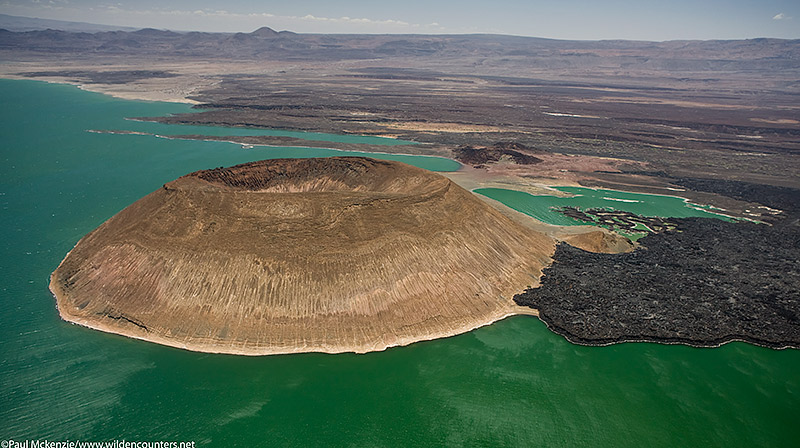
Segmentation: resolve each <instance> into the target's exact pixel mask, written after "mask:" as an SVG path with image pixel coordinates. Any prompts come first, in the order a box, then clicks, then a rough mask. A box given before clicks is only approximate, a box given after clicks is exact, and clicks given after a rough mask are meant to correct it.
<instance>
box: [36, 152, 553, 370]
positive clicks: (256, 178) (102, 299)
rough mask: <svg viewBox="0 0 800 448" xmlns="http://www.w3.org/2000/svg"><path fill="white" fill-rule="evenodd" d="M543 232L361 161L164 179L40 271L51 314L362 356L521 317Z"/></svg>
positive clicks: (143, 331)
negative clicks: (51, 298) (54, 310)
mask: <svg viewBox="0 0 800 448" xmlns="http://www.w3.org/2000/svg"><path fill="white" fill-rule="evenodd" d="M554 250H555V245H554V242H553V241H552V240H551V239H550V238H549V237H546V236H544V235H541V234H538V233H536V232H533V231H531V230H529V229H526V228H524V227H522V226H521V225H519V224H517V223H515V222H513V221H511V220H510V219H508V218H506V217H505V216H503V215H502V214H500V213H499V212H497V211H495V210H494V209H493V208H491V207H490V206H489V205H486V204H485V203H484V202H482V201H481V200H480V199H478V198H476V197H474V195H473V194H472V193H470V192H468V191H466V190H464V189H462V188H461V187H459V186H457V185H456V184H454V183H453V182H451V181H450V180H449V179H447V178H445V177H443V176H441V175H438V174H434V173H431V172H428V171H425V170H422V169H419V168H415V167H411V166H408V165H405V164H402V163H398V162H387V161H379V160H373V159H367V158H360V157H336V158H325V159H275V160H265V161H260V162H253V163H248V164H244V165H237V166H234V167H230V168H218V169H213V170H207V171H198V172H195V173H191V174H188V175H186V176H183V177H181V178H178V179H177V180H175V181H172V182H169V183H167V184H165V185H164V187H163V188H161V189H159V190H157V191H155V192H153V193H151V194H149V195H147V196H145V197H144V198H142V199H140V200H139V201H137V202H135V203H134V204H132V205H131V206H129V207H128V208H126V209H125V210H123V211H121V212H120V213H118V214H117V215H115V216H114V217H112V218H111V219H109V220H108V221H106V222H105V223H103V224H102V225H101V226H100V227H98V228H97V229H95V230H94V231H92V232H91V233H89V234H88V235H86V236H85V237H84V238H83V239H81V240H80V241H79V242H78V244H77V245H76V246H75V248H74V249H73V250H72V251H71V252H70V253H69V254H68V255H67V257H66V258H65V259H64V260H63V261H62V263H61V264H60V265H59V267H58V268H57V269H56V270H55V272H53V274H52V276H51V281H50V288H51V290H52V292H53V294H54V295H55V297H56V301H57V304H58V309H59V312H60V314H61V316H62V318H63V319H65V320H67V321H70V322H74V323H77V324H81V325H85V326H87V327H91V328H95V329H99V330H102V331H107V332H111V333H117V334H121V335H125V336H129V337H134V338H139V339H144V340H148V341H152V342H156V343H160V344H164V345H169V346H174V347H180V348H185V349H189V350H195V351H204V352H216V353H235V354H247V355H262V354H277V353H293V352H311V351H319V352H329V353H336V352H345V351H354V352H367V351H374V350H382V349H385V348H387V347H390V346H395V345H405V344H410V343H413V342H415V341H420V340H427V339H433V338H439V337H445V336H451V335H455V334H459V333H463V332H466V331H469V330H470V329H472V328H475V327H478V326H481V325H486V324H488V323H491V322H493V321H496V320H498V319H502V318H503V317H505V316H508V315H511V314H519V313H523V314H531V313H535V311H533V310H530V309H526V308H525V307H519V306H516V305H515V304H514V302H513V301H512V297H513V296H514V294H515V293H517V292H519V291H521V290H523V289H524V288H525V287H526V286H534V285H538V279H539V277H540V276H541V270H542V267H543V266H544V265H546V264H548V263H549V261H550V258H551V256H552V254H553V252H554Z"/></svg>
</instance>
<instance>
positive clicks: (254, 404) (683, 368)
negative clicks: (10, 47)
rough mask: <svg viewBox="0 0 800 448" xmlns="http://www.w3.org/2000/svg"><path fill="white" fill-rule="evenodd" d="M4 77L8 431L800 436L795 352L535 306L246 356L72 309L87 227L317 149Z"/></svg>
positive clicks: (0, 396) (376, 441) (84, 435)
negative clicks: (624, 336)
mask: <svg viewBox="0 0 800 448" xmlns="http://www.w3.org/2000/svg"><path fill="white" fill-rule="evenodd" d="M0 92H1V93H0V98H3V105H4V107H3V108H2V111H0V114H2V122H0V135H1V136H2V149H0V151H1V154H0V156H1V157H2V164H0V209H2V214H0V222H1V223H2V226H0V229H1V230H2V232H3V234H4V238H3V240H2V242H1V243H0V244H1V245H2V248H3V250H2V252H1V253H0V273H2V277H1V278H2V279H3V280H2V285H1V286H2V289H1V290H0V304H2V307H1V308H0V318H1V319H2V322H3V325H0V344H2V345H0V348H1V350H2V351H0V353H2V357H0V362H2V366H1V367H2V369H0V439H10V438H13V439H17V440H21V439H24V438H50V439H51V440H55V439H64V438H72V439H77V438H80V439H81V440H110V439H119V438H125V439H126V440H195V441H196V442H197V443H198V445H199V446H251V445H257V446H270V445H272V446H275V445H278V446H286V445H288V446H298V445H299V446H308V445H325V446H347V445H357V446H374V445H381V446H407V445H409V444H410V442H412V441H413V442H414V443H415V444H416V445H420V446H441V445H452V446H462V445H472V446H475V445H503V446H537V445H538V446H631V447H640V446H664V447H673V446H703V445H715V446H747V447H749V446H765V445H771V446H793V445H796V443H797V441H798V440H800V427H798V426H797V425H796V424H795V420H796V415H797V412H798V410H800V375H798V374H797V372H798V371H800V351H797V350H784V351H774V350H769V349H764V348H760V347H755V346H751V345H748V344H744V343H732V344H728V345H726V346H723V347H721V348H717V349H696V348H690V347H684V346H665V345H655V344H622V345H616V346H610V347H581V346H575V345H572V344H570V343H568V342H566V341H565V340H564V339H563V338H561V337H559V336H557V335H555V334H552V333H551V332H549V331H548V330H547V329H546V328H545V326H544V325H543V324H542V323H541V322H539V321H538V320H537V319H535V318H529V317H524V316H523V317H515V318H510V319H507V320H505V321H502V322H499V323H496V324H493V325H491V326H488V327H484V328H481V329H478V330H475V331H473V332H470V333H467V334H464V335H460V336H456V337H453V338H448V339H444V340H438V341H431V342H423V343H418V344H414V345H411V346H408V347H399V348H393V349H390V350H387V351H385V352H380V353H372V354H367V355H352V354H344V355H324V354H303V355H288V356H272V357H260V358H248V357H235V356H224V355H209V354H200V353H191V352H185V351H181V350H176V349H171V348H167V347H161V346H158V345H154V344H149V343H145V342H141V341H135V340H130V339H126V338H123V337H119V336H115V335H108V334H104V333H100V332H96V331H92V330H88V329H84V328H81V327H77V326H74V325H71V324H67V323H64V322H62V321H61V320H60V319H59V318H58V314H57V312H56V310H55V306H54V300H53V298H52V297H51V296H50V293H49V291H48V290H47V283H48V276H49V274H50V272H51V271H52V270H53V269H54V268H55V267H56V266H57V264H58V262H59V261H60V260H61V259H62V258H63V256H64V255H65V254H66V252H67V251H68V250H70V249H71V248H72V246H73V245H74V244H75V243H76V242H77V240H78V239H79V238H80V237H81V236H83V235H84V234H85V233H87V232H89V231H90V230H92V229H93V228H95V227H96V226H97V225H99V224H100V223H101V222H103V221H104V220H106V219H108V218H109V217H110V216H112V215H113V214H114V213H116V212H117V211H119V210H120V209H122V208H123V207H125V206H127V205H128V204H130V203H131V202H133V201H134V200H136V199H138V198H139V197H141V196H142V195H144V194H147V193H149V192H150V191H152V190H154V189H156V188H158V187H160V186H161V184H163V183H164V182H166V181H168V180H171V179H173V178H175V177H177V176H180V175H182V174H185V173H187V172H190V171H193V170H197V169H204V168H210V167H215V166H220V165H231V164H235V163H241V162H245V161H249V160H257V159H262V158H267V157H270V156H271V155H278V154H280V156H282V157H288V156H308V154H309V153H308V152H306V151H307V150H305V149H298V148H282V149H280V148H255V149H251V150H243V149H242V148H241V147H240V146H238V145H233V144H228V143H221V142H196V141H180V140H166V139H159V138H155V137H152V136H140V135H111V134H92V133H87V132H85V130H86V129H131V130H138V129H133V128H130V127H125V126H124V124H125V123H132V122H130V121H127V120H124V117H136V116H153V115H158V114H166V113H174V112H175V111H180V110H182V108H185V106H183V105H173V104H165V103H141V102H133V101H123V100H117V99H113V98H109V97H105V96H102V95H96V94H92V93H87V92H83V91H80V90H78V89H76V88H74V87H71V86H63V85H50V84H44V83H37V82H22V81H0ZM139 125H142V126H146V125H147V124H146V123H140V124H137V126H139ZM159 126H161V125H159ZM159 133H161V132H159ZM176 133H183V132H176ZM226 135H227V134H226ZM314 139H315V140H316V139H318V138H317V137H315V138H314ZM319 151H323V152H320V153H315V154H324V151H326V150H319ZM334 153H335V154H341V153H340V152H334ZM407 157H408V156H407ZM409 160H412V161H415V162H418V163H423V162H424V163H428V162H429V161H428V160H422V161H418V160H417V159H415V158H412V159H409ZM437 163H438V162H437ZM442 163H444V162H442ZM453 163H455V162H453ZM449 166H450V167H451V168H449V169H453V168H452V167H453V165H449ZM444 167H445V168H446V166H444Z"/></svg>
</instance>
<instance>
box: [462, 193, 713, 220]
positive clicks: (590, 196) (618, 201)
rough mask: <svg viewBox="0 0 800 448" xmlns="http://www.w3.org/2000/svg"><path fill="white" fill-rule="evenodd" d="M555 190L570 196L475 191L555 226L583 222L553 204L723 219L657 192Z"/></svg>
mask: <svg viewBox="0 0 800 448" xmlns="http://www.w3.org/2000/svg"><path fill="white" fill-rule="evenodd" d="M555 189H556V190H559V191H562V192H564V193H569V194H570V195H571V196H570V197H557V196H548V195H541V196H540V195H532V194H529V193H525V192H522V191H514V190H506V189H503V188H479V189H476V190H474V191H475V193H478V194H482V195H484V196H486V197H489V198H492V199H494V200H496V201H500V202H502V203H504V204H506V205H508V206H509V207H511V208H513V209H514V210H517V211H520V212H522V213H525V214H527V215H529V216H532V217H534V218H536V219H538V220H539V221H542V222H545V223H548V224H554V225H558V226H575V225H585V224H586V223H584V222H582V221H578V220H576V219H572V218H570V217H568V216H564V215H563V214H561V213H559V212H557V211H555V210H553V209H552V208H553V207H577V208H580V209H582V210H585V209H588V208H609V209H614V210H623V211H626V212H631V213H636V214H637V215H642V216H661V217H670V218H688V217H691V216H698V217H701V218H725V217H724V216H721V215H718V214H715V213H712V212H710V211H707V210H705V209H703V208H702V207H700V206H692V205H691V204H689V203H687V202H686V200H684V199H683V198H679V197H675V196H663V195H657V194H641V193H629V192H625V191H615V190H603V189H597V190H595V189H591V188H581V187H556V188H555Z"/></svg>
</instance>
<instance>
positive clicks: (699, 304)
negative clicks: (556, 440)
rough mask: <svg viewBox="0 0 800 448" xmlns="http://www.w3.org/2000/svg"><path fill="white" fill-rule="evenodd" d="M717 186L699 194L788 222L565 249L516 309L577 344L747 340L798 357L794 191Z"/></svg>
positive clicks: (799, 220)
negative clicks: (774, 211)
mask: <svg viewBox="0 0 800 448" xmlns="http://www.w3.org/2000/svg"><path fill="white" fill-rule="evenodd" d="M714 182H716V183H715V184H714V185H710V184H708V183H707V184H706V185H703V188H702V189H703V190H706V191H709V190H716V191H720V192H721V190H722V191H724V190H736V193H735V194H731V196H736V197H739V198H742V199H746V200H750V201H757V202H760V203H762V204H765V205H768V206H771V207H775V208H778V207H780V208H781V209H782V210H784V213H783V215H782V217H781V218H780V219H778V220H776V221H775V222H773V223H771V224H756V223H750V222H740V223H733V222H724V221H720V220H716V219H709V218H684V219H671V221H672V222H675V223H676V224H677V227H676V229H675V230H672V231H667V232H664V233H658V234H653V235H649V236H646V237H644V238H642V239H640V240H639V243H640V244H641V246H642V247H640V248H639V249H637V250H636V251H634V252H631V253H627V254H616V255H610V254H596V253H590V252H586V251H583V250H581V249H577V248H574V247H572V246H569V245H567V244H564V243H561V244H559V245H558V247H557V249H556V253H555V256H554V259H555V261H554V263H553V264H552V265H551V266H550V267H549V268H546V269H545V270H544V277H543V278H542V282H541V286H540V287H538V288H535V289H528V290H526V291H525V292H523V293H521V294H518V295H516V296H515V297H514V301H515V302H516V303H517V304H518V305H521V306H529V307H531V308H535V309H538V310H539V317H540V319H541V320H542V321H544V322H545V324H547V326H548V327H549V328H550V329H551V330H552V331H554V332H556V333H558V334H560V335H562V336H564V337H565V338H567V340H569V341H570V342H573V343H577V344H582V345H608V344H613V343H618V342H629V341H648V342H660V343H673V344H687V345H692V346H718V345H721V344H724V343H726V342H730V341H746V342H749V343H752V344H756V345H761V346H766V347H771V348H787V347H793V348H800V263H799V262H798V260H800V207H798V201H800V190H794V189H787V188H778V187H766V186H758V188H748V189H745V190H742V189H741V188H739V187H741V185H738V184H740V183H731V185H723V184H725V182H729V181H714ZM694 186H695V187H696V185H694ZM712 187H713V188H712ZM742 191H746V192H747V193H751V194H743V193H742Z"/></svg>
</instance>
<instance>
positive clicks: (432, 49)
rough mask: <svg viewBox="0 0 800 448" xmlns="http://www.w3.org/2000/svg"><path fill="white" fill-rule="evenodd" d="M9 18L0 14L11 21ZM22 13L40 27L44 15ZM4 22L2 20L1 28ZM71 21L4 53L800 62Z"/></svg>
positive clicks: (526, 41)
mask: <svg viewBox="0 0 800 448" xmlns="http://www.w3.org/2000/svg"><path fill="white" fill-rule="evenodd" d="M9 17H10V16H2V17H0V18H2V19H4V20H8V19H7V18H9ZM12 19H14V20H17V19H21V18H13V17H12ZM26 20H33V21H35V22H36V23H39V24H40V25H42V26H44V25H45V22H48V21H41V20H39V19H26ZM56 22H57V21H56ZM2 23H3V21H2V20H0V28H2ZM20 23H21V22H20ZM31 23H33V22H31ZM58 23H60V24H68V23H69V22H58ZM72 25H74V26H73V29H70V30H57V29H45V30H31V31H23V32H14V31H11V30H8V28H7V27H6V29H0V51H3V52H6V54H8V53H7V52H11V53H19V52H25V53H34V54H40V55H48V54H60V55H75V56H88V57H97V56H114V55H121V56H146V57H152V56H161V57H187V58H202V59H207V58H223V59H241V60H269V59H272V60H298V61H301V60H308V61H311V60H313V61H336V60H366V59H391V58H408V57H412V58H415V59H419V60H424V59H427V60H432V61H441V60H450V61H454V62H456V61H457V62H458V63H465V66H469V65H471V64H472V62H470V61H477V60H480V59H481V58H488V59H489V60H492V61H496V63H498V64H511V65H516V64H519V63H522V64H523V65H525V66H530V67H536V68H543V69H561V70H570V69H573V68H576V69H580V68H586V67H606V66H613V67H619V68H621V69H627V68H635V69H645V70H666V71H670V72H680V71H720V70H721V71H731V70H732V71H736V70H768V71H775V70H786V69H798V68H800V40H782V39H748V40H712V41H667V42H644V41H623V40H607V41H568V40H554V39H543V38H534V37H519V36H505V35H490V34H470V35H421V34H414V35H396V34H394V35H390V34H384V35H368V34H350V35H348V34H297V33H293V32H290V31H280V32H278V31H275V30H272V29H270V28H267V27H263V28H260V29H258V30H256V31H253V32H251V33H205V32H174V31H165V30H156V29H152V28H145V29H140V30H135V31H131V30H112V31H103V30H97V31H94V32H86V31H82V32H78V31H76V30H75V29H74V28H75V27H79V26H93V27H102V26H101V25H88V24H72ZM31 26H32V25H31ZM62 28H66V27H62Z"/></svg>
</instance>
